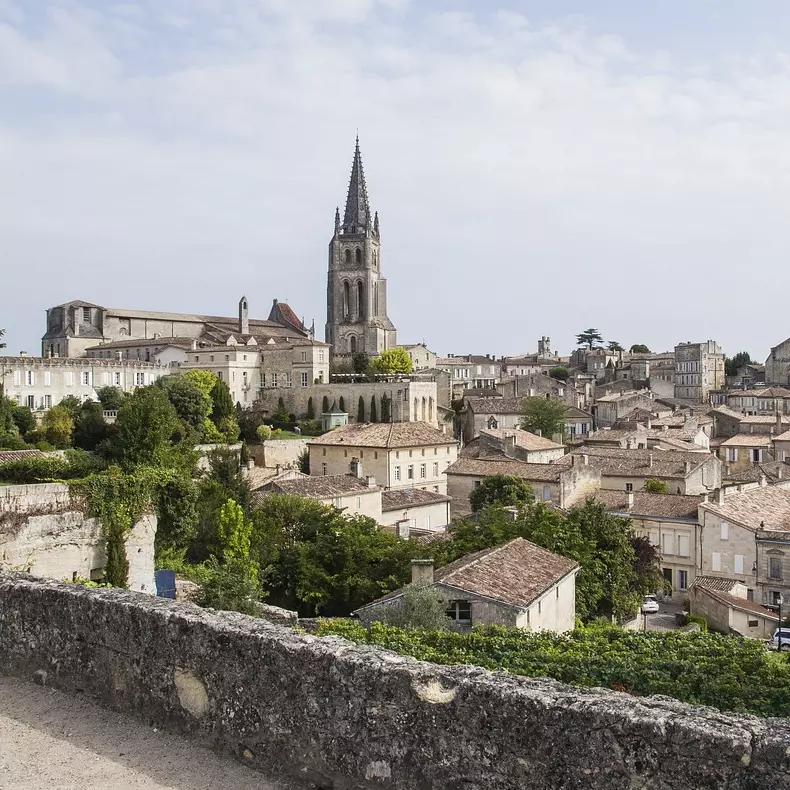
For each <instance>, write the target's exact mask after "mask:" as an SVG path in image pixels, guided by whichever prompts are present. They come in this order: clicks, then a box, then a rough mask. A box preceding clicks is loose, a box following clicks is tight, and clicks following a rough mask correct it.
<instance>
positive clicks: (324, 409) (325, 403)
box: [321, 395, 343, 414]
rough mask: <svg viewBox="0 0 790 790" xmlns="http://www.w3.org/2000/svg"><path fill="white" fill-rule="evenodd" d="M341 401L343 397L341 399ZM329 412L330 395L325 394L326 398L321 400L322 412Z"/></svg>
mask: <svg viewBox="0 0 790 790" xmlns="http://www.w3.org/2000/svg"><path fill="white" fill-rule="evenodd" d="M340 400H341V401H342V400H343V398H341V399H340ZM328 412H329V397H328V396H327V395H324V399H323V400H322V401H321V414H327V413H328Z"/></svg>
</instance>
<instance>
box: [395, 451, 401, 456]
mask: <svg viewBox="0 0 790 790" xmlns="http://www.w3.org/2000/svg"><path fill="white" fill-rule="evenodd" d="M395 457H396V458H400V450H395Z"/></svg>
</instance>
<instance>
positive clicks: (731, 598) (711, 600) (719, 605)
mask: <svg viewBox="0 0 790 790" xmlns="http://www.w3.org/2000/svg"><path fill="white" fill-rule="evenodd" d="M689 601H690V603H691V613H692V614H694V615H697V616H698V617H704V618H705V622H707V624H708V628H709V629H710V630H711V631H718V632H719V633H721V634H737V635H739V636H744V637H747V638H750V639H766V640H767V639H770V638H771V637H772V636H773V632H774V630H775V629H776V627H777V626H778V625H779V616H778V615H777V613H776V612H774V611H771V610H770V609H768V608H766V607H765V606H763V605H762V604H759V603H756V602H755V601H752V600H749V589H748V588H747V587H746V585H745V584H742V583H741V582H738V581H735V580H734V579H723V578H717V577H715V576H697V578H696V579H695V580H694V583H693V584H692V586H691V589H690V591H689Z"/></svg>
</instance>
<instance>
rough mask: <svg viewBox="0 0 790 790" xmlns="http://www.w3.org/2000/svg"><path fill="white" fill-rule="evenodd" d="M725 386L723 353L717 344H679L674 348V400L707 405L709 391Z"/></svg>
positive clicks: (712, 342)
mask: <svg viewBox="0 0 790 790" xmlns="http://www.w3.org/2000/svg"><path fill="white" fill-rule="evenodd" d="M723 386H724V352H723V351H722V350H721V347H720V346H719V344H718V343H716V342H715V341H713V340H708V341H706V342H705V343H680V344H679V345H677V346H675V398H676V399H677V400H681V401H687V402H689V403H708V402H709V400H710V391H711V390H717V389H721V388H722V387H723Z"/></svg>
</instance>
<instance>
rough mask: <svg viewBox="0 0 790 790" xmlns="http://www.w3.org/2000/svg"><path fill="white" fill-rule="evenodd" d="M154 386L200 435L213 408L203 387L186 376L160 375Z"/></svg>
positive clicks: (184, 421) (186, 424) (183, 420)
mask: <svg viewBox="0 0 790 790" xmlns="http://www.w3.org/2000/svg"><path fill="white" fill-rule="evenodd" d="M154 386H155V387H158V388H159V389H161V390H162V391H163V392H164V393H165V395H166V396H167V399H168V400H169V401H170V403H172V404H173V408H174V409H175V410H176V414H177V415H178V418H179V419H180V420H181V421H182V422H183V423H184V425H185V426H187V427H188V428H192V429H193V430H195V431H198V432H199V433H201V435H202V433H203V429H204V424H205V422H206V420H207V419H208V416H209V415H210V414H211V413H212V411H213V409H214V404H213V401H212V399H211V397H210V396H208V395H206V393H205V391H204V389H202V388H201V387H200V386H198V384H197V383H196V382H195V380H194V379H192V378H187V377H186V376H160V377H159V379H157V381H156V384H154ZM122 403H123V401H122Z"/></svg>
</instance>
